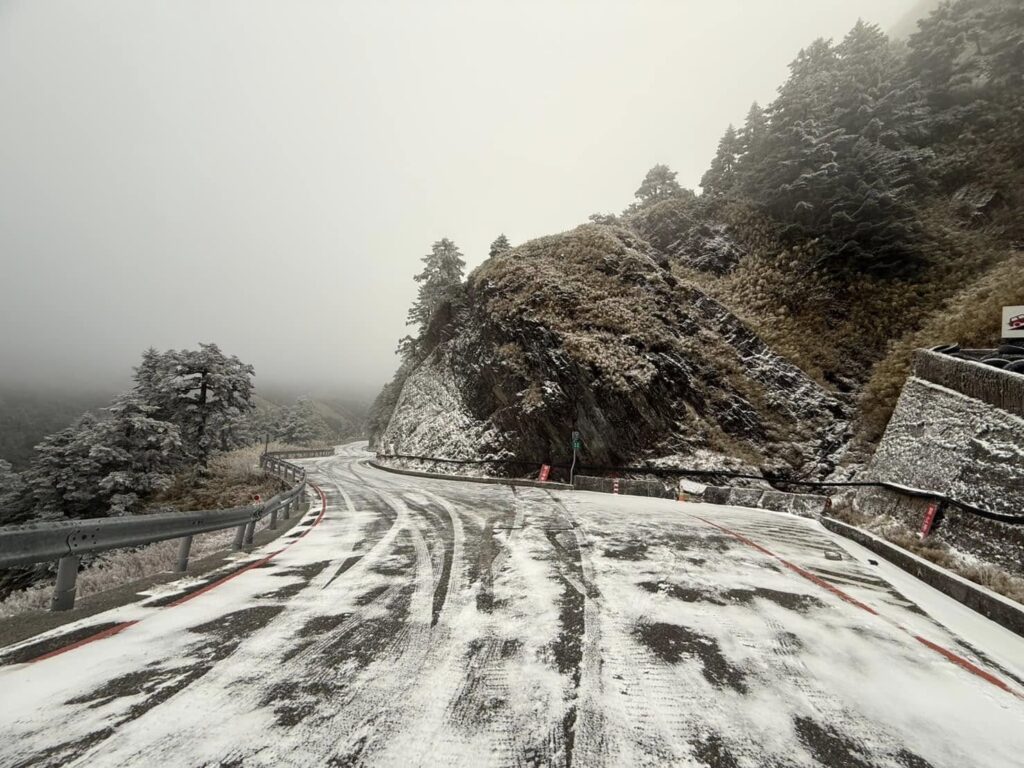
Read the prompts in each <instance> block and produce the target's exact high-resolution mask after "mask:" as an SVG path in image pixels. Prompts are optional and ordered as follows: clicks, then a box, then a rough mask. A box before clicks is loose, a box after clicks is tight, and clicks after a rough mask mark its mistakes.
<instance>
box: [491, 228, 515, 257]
mask: <svg viewBox="0 0 1024 768" xmlns="http://www.w3.org/2000/svg"><path fill="white" fill-rule="evenodd" d="M511 249H512V246H511V245H509V242H508V238H507V237H505V233H504V232H502V233H501V234H500V235H498V237H497V238H495V240H494V242H493V243H491V249H490V251H489V252H488V254H487V255H488V256H490V257H491V258H492V259H493V258H494V257H495V256H497V255H498V254H500V253H505V252H506V251H509V250H511Z"/></svg>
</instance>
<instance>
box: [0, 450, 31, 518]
mask: <svg viewBox="0 0 1024 768" xmlns="http://www.w3.org/2000/svg"><path fill="white" fill-rule="evenodd" d="M30 508H31V496H30V495H29V492H28V485H27V483H26V482H25V478H24V477H22V475H21V473H19V472H15V471H14V468H13V467H12V466H11V465H10V463H9V462H6V461H4V460H3V459H0V525H10V524H12V523H18V522H21V521H23V520H24V519H26V518H27V517H28V512H29V510H30Z"/></svg>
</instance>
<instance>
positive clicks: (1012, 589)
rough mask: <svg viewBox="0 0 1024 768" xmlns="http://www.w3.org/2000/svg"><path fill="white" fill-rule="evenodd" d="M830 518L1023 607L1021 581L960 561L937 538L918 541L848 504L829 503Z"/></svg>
mask: <svg viewBox="0 0 1024 768" xmlns="http://www.w3.org/2000/svg"><path fill="white" fill-rule="evenodd" d="M832 516H833V517H835V518H836V519H837V520H840V521H842V522H844V523H848V524H849V525H854V526H857V527H858V528H862V529H863V530H865V531H869V532H870V533H873V534H875V535H876V536H879V537H880V538H883V539H885V540H886V541H888V542H890V543H892V544H895V545H896V546H898V547H902V548H903V549H905V550H907V551H908V552H911V553H913V554H915V555H917V556H918V557H920V558H923V559H924V560H927V561H929V562H931V563H935V564H936V565H938V566H940V567H942V568H945V569H946V570H947V571H952V572H953V573H955V574H957V575H958V576H962V577H963V578H965V579H967V580H969V581H973V582H974V583H975V584H978V585H980V586H982V587H985V588H987V589H990V590H992V591H993V592H995V593H997V594H1000V595H1002V596H1003V597H1008V598H1010V599H1011V600H1014V601H1016V602H1018V603H1022V604H1024V579H1021V578H1019V577H1016V576H1011V575H1010V574H1008V573H1007V572H1006V571H1004V570H1003V569H1002V568H999V567H998V566H994V565H988V564H984V563H980V564H979V563H971V562H965V560H964V558H962V557H961V556H960V555H958V554H957V552H956V551H955V550H953V549H951V548H950V547H949V546H947V545H946V544H944V543H943V542H941V541H938V540H937V539H927V540H926V541H924V542H922V541H921V540H920V539H919V538H918V536H917V532H916V531H914V530H911V529H910V528H908V527H907V526H906V525H904V524H903V523H901V522H900V521H899V520H896V519H894V518H892V517H889V516H888V515H879V516H873V515H866V514H864V513H863V512H860V511H858V510H856V509H854V508H853V507H852V506H851V505H849V504H833V508H832Z"/></svg>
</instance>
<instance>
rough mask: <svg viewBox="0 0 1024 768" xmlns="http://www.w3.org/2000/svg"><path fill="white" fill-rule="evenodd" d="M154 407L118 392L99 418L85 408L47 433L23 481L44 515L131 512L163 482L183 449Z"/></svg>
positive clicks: (86, 515)
mask: <svg viewBox="0 0 1024 768" xmlns="http://www.w3.org/2000/svg"><path fill="white" fill-rule="evenodd" d="M153 410H154V409H153V408H152V407H149V406H146V405H144V404H142V403H141V402H140V401H139V400H138V398H137V397H136V396H135V395H133V394H128V395H122V396H121V397H119V398H118V399H117V400H116V401H115V403H114V405H112V406H111V407H110V408H108V409H107V414H108V417H107V418H105V419H103V420H97V419H96V418H94V417H93V416H92V415H91V414H86V415H85V416H83V417H82V418H81V419H79V420H78V421H77V422H76V423H75V424H74V425H72V426H71V427H68V428H67V429H64V430H62V431H60V432H58V433H56V434H54V435H50V436H49V437H47V438H45V439H44V440H43V442H42V443H40V444H39V445H38V446H36V456H35V459H34V460H33V462H32V465H31V467H30V468H29V471H28V472H27V473H26V477H25V479H26V482H27V484H28V486H29V488H30V490H31V493H32V495H33V497H34V500H35V507H36V511H37V513H38V514H39V515H41V516H43V517H70V518H78V517H104V516H106V515H109V514H112V515H121V514H128V513H131V512H135V511H137V510H138V507H139V505H140V503H141V502H142V501H143V500H144V499H145V498H146V497H148V496H150V495H152V494H153V493H154V492H156V491H158V490H160V489H162V488H165V487H167V485H169V483H170V480H171V473H172V472H173V471H174V469H176V468H177V467H178V466H180V457H181V455H182V449H181V442H180V438H179V434H178V429H177V427H176V426H175V425H173V424H169V423H167V422H163V421H159V420H157V419H154V418H153V417H152V412H153Z"/></svg>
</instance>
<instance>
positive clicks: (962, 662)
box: [686, 512, 1024, 699]
mask: <svg viewBox="0 0 1024 768" xmlns="http://www.w3.org/2000/svg"><path fill="white" fill-rule="evenodd" d="M686 514H688V515H690V513H689V512H687V513H686ZM690 517H692V518H694V519H696V520H700V521H701V522H702V523H707V524H708V525H710V526H712V527H713V528H717V529H718V530H720V531H725V532H726V533H728V534H729V535H730V536H732V537H734V538H736V539H738V540H739V541H742V542H743V543H744V544H746V545H747V546H750V547H753V548H754V549H756V550H758V551H759V552H762V553H763V554H766V555H768V556H769V557H773V558H775V559H776V560H778V561H779V562H780V563H782V564H783V565H784V566H786V567H787V568H789V569H790V570H791V571H793V572H794V573H797V574H799V575H801V576H803V577H804V578H805V579H807V580H808V581H810V582H813V583H814V584H817V585H818V586H819V587H822V588H824V589H827V590H828V591H829V592H831V593H832V594H834V595H836V596H837V597H840V598H842V599H843V600H845V601H846V602H848V603H851V604H852V605H855V606H857V607H858V608H860V609H861V610H864V611H867V612H868V613H870V614H872V615H873V616H878V617H879V618H880V619H882V620H883V621H886V622H888V623H889V624H892V625H893V626H894V627H896V628H897V629H900V630H902V631H903V632H906V633H907V634H908V635H910V636H911V637H913V638H914V639H915V640H917V641H918V642H919V643H921V644H922V645H923V646H925V647H926V648H930V649H931V650H933V651H935V652H936V653H938V654H940V655H942V656H945V657H946V658H947V659H948V660H949V661H951V662H953V663H954V664H956V665H957V666H958V667H961V668H963V669H966V670H967V671H968V672H970V673H971V674H973V675H977V676H978V677H980V678H981V679H982V680H984V681H986V682H988V683H991V684H992V685H994V686H996V688H1000V689H1002V690H1004V691H1006V692H1007V693H1011V694H1013V695H1014V696H1016V697H1017V698H1018V699H1024V694H1021V693H1019V692H1017V691H1016V690H1014V689H1013V688H1011V687H1010V686H1009V685H1007V684H1006V683H1005V682H1003V681H1002V680H1000V679H999V678H998V677H996V676H995V675H993V674H991V673H990V672H986V671H985V670H984V669H982V668H981V667H979V666H977V665H976V664H974V663H972V662H971V661H968V660H967V659H965V658H964V657H963V656H960V655H959V654H956V653H953V651H951V650H949V649H948V648H943V647H942V646H941V645H939V644H938V643H933V642H932V641H931V640H926V639H925V638H923V637H921V636H920V635H915V634H914V633H913V632H911V631H910V630H909V629H907V628H906V627H904V626H902V625H900V624H897V623H896V622H895V621H893V620H891V619H888V618H886V617H885V616H882V615H881V614H880V613H879V612H878V611H876V610H875V609H874V608H872V607H871V606H870V605H868V604H867V603H862V602H861V601H860V600H858V599H857V598H855V597H853V596H851V595H848V594H847V593H846V592H844V591H843V590H841V589H840V588H839V587H837V586H836V585H835V584H830V583H829V582H827V581H825V580H824V579H822V578H820V577H818V576H815V575H814V574H813V573H811V572H810V571H807V570H804V569H803V568H801V567H800V566H799V565H794V564H793V563H791V562H789V561H788V560H786V559H785V558H782V557H779V556H778V555H776V554H775V553H774V552H772V551H771V550H770V549H767V548H765V547H762V546H761V545H760V544H758V543H757V542H755V541H752V540H751V539H748V538H747V537H746V536H744V535H742V534H739V533H736V531H733V530H731V529H729V528H726V527H725V526H723V525H718V524H717V523H712V522H711V521H710V520H705V519H704V518H703V517H698V516H697V515H690Z"/></svg>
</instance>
